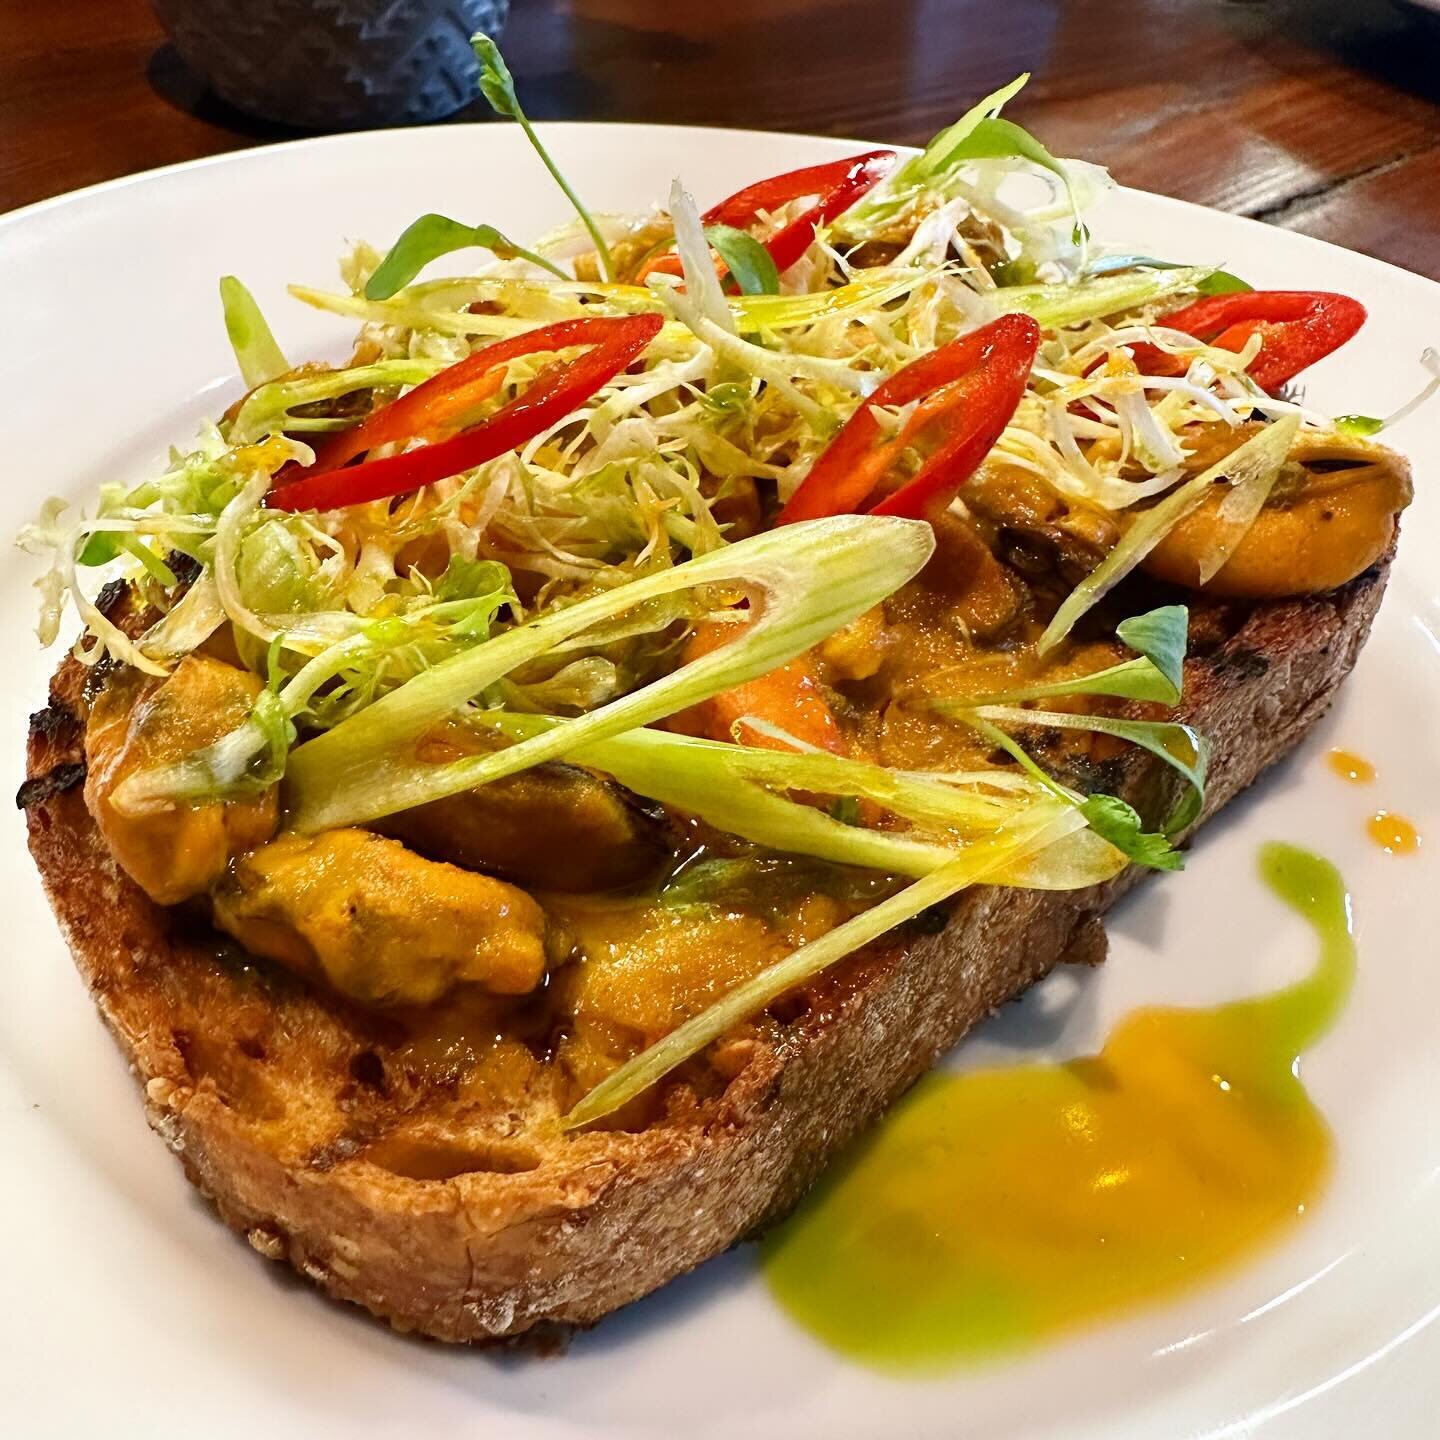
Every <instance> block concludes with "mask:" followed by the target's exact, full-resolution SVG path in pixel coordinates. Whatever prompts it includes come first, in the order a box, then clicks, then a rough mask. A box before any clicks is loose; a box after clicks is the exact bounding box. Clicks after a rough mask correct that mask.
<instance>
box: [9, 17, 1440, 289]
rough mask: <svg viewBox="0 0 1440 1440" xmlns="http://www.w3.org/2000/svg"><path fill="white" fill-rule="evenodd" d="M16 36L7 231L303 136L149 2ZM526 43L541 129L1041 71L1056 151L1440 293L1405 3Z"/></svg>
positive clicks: (1438, 238) (1024, 119)
mask: <svg viewBox="0 0 1440 1440" xmlns="http://www.w3.org/2000/svg"><path fill="white" fill-rule="evenodd" d="M0 36H3V40H0V210H3V209H10V208H12V207H14V206H18V205H24V204H26V203H28V202H29V201H32V200H40V199H43V198H44V197H46V196H48V195H54V194H58V193H60V192H62V191H65V190H70V189H73V188H74V187H76V186H79V185H87V184H91V183H93V182H95V181H99V180H106V179H109V178H111V177H112V176H116V175H123V174H127V173H129V172H132V171H136V170H143V169H148V168H149V167H151V166H155V165H165V164H169V163H171V162H174V161H178V160H187V159H190V158H192V157H195V156H199V155H209V154H212V153H214V152H216V151H222V150H231V149H235V148H237V147H240V146H245V145H254V144H258V143H263V142H265V141H266V140H271V139H276V138H284V137H286V136H287V135H288V134H290V133H292V132H287V131H284V130H280V129H278V128H276V127H274V126H268V125H265V124H263V123H261V122H258V121H254V120H250V119H248V118H246V117H244V116H241V115H238V114H236V113H235V112H233V111H230V110H228V109H227V108H226V107H225V106H224V105H222V104H221V103H220V102H218V101H217V100H215V99H214V98H213V97H211V96H209V95H208V94H207V93H206V91H205V88H204V86H203V84H202V83H201V82H200V81H199V80H197V79H196V77H194V76H193V75H191V74H190V73H189V72H188V71H187V70H186V68H185V66H184V65H183V63H182V62H181V61H180V59H179V58H178V56H177V55H176V54H175V52H174V51H173V49H171V48H170V47H169V46H168V45H167V44H166V43H165V40H164V36H163V35H162V33H161V31H160V29H159V27H158V26H157V24H156V23H155V21H154V19H153V17H152V16H151V13H150V11H149V8H148V6H147V5H146V4H145V3H144V0H58V3H56V0H51V3H41V4H36V3H34V0H0ZM505 48H506V53H507V55H508V57H509V60H510V64H511V67H512V69H513V70H514V72H515V74H516V77H517V80H518V83H519V86H520V89H521V93H522V95H523V96H524V99H525V102H526V105H527V108H528V109H529V110H530V113H531V114H532V115H534V116H535V117H537V118H588V119H623V120H672V121H688V122H698V123H701V124H711V125H746V126H758V127H761V128H769V129H776V130H802V131H816V132H821V133H826V134H843V135H853V136H859V137H863V138H866V139H874V140H886V141H902V142H920V141H924V140H925V139H927V138H928V137H929V136H930V135H931V134H932V133H933V132H934V131H935V130H937V129H939V128H940V126H941V125H943V124H945V123H946V122H947V121H949V120H951V119H953V118H954V117H955V116H956V115H957V114H958V113H959V111H960V110H961V109H962V108H963V107H964V106H965V104H966V103H967V102H968V101H970V100H971V99H972V98H974V97H976V96H978V95H979V94H981V93H983V92H985V91H988V90H990V89H992V88H994V87H995V86H996V85H998V84H1001V83H1003V82H1004V81H1005V80H1008V79H1009V78H1011V77H1012V76H1013V75H1014V74H1015V73H1016V72H1017V71H1018V70H1021V69H1029V70H1031V71H1033V72H1034V77H1035V78H1034V79H1033V81H1032V82H1031V84H1030V86H1029V87H1028V88H1027V89H1026V91H1025V92H1024V94H1023V95H1022V96H1021V97H1020V98H1019V99H1018V100H1017V101H1016V102H1015V103H1014V105H1013V106H1012V107H1011V109H1010V111H1009V112H1007V113H1009V114H1011V115H1012V116H1013V118H1015V119H1016V120H1017V121H1019V122H1021V123H1022V124H1024V125H1027V126H1029V127H1030V128H1032V129H1033V130H1035V131H1036V132H1038V134H1039V135H1040V136H1041V137H1042V138H1043V139H1044V140H1045V141H1046V142H1047V143H1048V144H1049V146H1050V148H1051V149H1052V150H1054V151H1056V152H1057V153H1059V154H1062V155H1083V156H1086V157H1088V158H1090V159H1094V160H1098V161H1100V162H1102V163H1103V164H1106V165H1108V166H1109V167H1110V168H1111V170H1112V171H1113V172H1114V174H1115V175H1116V177H1117V178H1118V179H1120V180H1122V181H1124V182H1126V183H1128V184H1131V185H1136V186H1140V187H1142V188H1145V189H1150V190H1158V191H1161V192H1163V193H1165V194H1169V195H1178V196H1182V197H1184V198H1186V199H1189V200H1198V201H1200V202H1202V203H1204V204H1207V205H1214V206H1219V207H1221V208H1223V209H1226V210H1234V211H1238V212H1240V213H1241V214H1245V215H1253V216H1258V217H1260V218H1262V219H1265V220H1269V221H1271V222H1273V223H1275V224H1279V225H1284V226H1287V227H1289V228H1291V229H1296V230H1303V231H1305V232H1307V233H1308V234H1312V235H1319V236H1322V237H1323V238H1325V239H1327V240H1333V241H1336V242H1338V243H1339V244H1341V245H1347V246H1349V247H1351V248H1352V249H1355V250H1363V251H1365V252H1367V253H1369V254H1371V255H1377V256H1379V257H1381V258H1382V259H1385V260H1390V261H1393V262H1395V263H1396V264H1399V265H1404V266H1407V267H1408V268H1410V269H1412V270H1417V271H1420V272H1421V273H1422V274H1426V275H1430V276H1432V277H1435V278H1437V279H1440V18H1437V17H1431V16H1428V15H1426V14H1424V13H1422V12H1420V11H1418V10H1414V9H1411V8H1409V7H1407V6H1405V5H1403V4H1402V3H1400V0H515V9H514V13H513V15H512V19H511V24H510V28H509V31H508V32H507V35H506V40H505ZM474 114H478V111H476V112H472V116H473V115H474Z"/></svg>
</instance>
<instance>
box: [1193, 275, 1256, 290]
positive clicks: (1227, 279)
mask: <svg viewBox="0 0 1440 1440" xmlns="http://www.w3.org/2000/svg"><path fill="white" fill-rule="evenodd" d="M1195 288H1196V289H1197V290H1198V291H1199V292H1200V293H1201V294H1202V295H1240V294H1246V293H1248V292H1249V291H1251V290H1253V289H1254V288H1255V287H1254V286H1253V285H1251V284H1250V283H1249V282H1248V281H1246V280H1242V279H1241V278H1240V277H1239V276H1238V275H1232V274H1231V273H1230V272H1229V271H1228V270H1217V271H1215V273H1214V274H1213V275H1211V276H1210V277H1209V278H1208V279H1205V280H1202V281H1201V282H1200V283H1199V284H1198V285H1197V286H1196V287H1195Z"/></svg>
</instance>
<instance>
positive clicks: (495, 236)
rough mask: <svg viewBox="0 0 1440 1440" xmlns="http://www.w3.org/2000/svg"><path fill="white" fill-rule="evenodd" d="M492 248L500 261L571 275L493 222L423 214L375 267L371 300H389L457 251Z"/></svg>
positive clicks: (565, 277) (368, 293) (562, 276)
mask: <svg viewBox="0 0 1440 1440" xmlns="http://www.w3.org/2000/svg"><path fill="white" fill-rule="evenodd" d="M474 249H479V250H488V251H489V252H490V253H491V254H492V255H494V256H496V257H497V258H498V259H500V260H517V259H519V260H528V261H529V262H530V263H531V264H532V265H539V266H540V267H541V268H542V269H545V270H548V271H549V272H550V273H551V274H552V275H556V276H558V277H559V278H560V279H561V280H568V279H569V278H570V277H569V276H568V275H566V273H565V272H564V271H563V270H562V269H561V268H560V267H559V266H558V265H555V264H553V263H552V262H551V261H549V260H547V259H546V258H545V257H544V256H543V255H537V254H536V253H535V252H534V251H533V250H527V249H526V248H525V247H524V246H523V245H517V244H516V243H515V242H514V241H513V240H511V239H509V238H508V237H507V236H505V235H503V234H501V232H500V231H499V230H497V229H496V228H495V227H494V226H493V225H464V224H462V223H461V222H460V221H459V220H451V219H450V218H449V217H448V216H446V215H433V214H432V215H422V216H421V217H420V218H419V219H418V220H415V221H413V222H412V223H411V224H409V225H408V226H406V228H405V231H404V233H403V234H402V235H401V236H400V238H399V239H398V240H397V241H396V242H395V243H394V244H393V245H392V246H391V247H390V249H389V251H388V253H387V254H386V256H385V258H384V259H383V260H382V261H381V262H380V264H379V265H377V266H376V267H375V273H374V274H373V275H371V277H370V279H369V281H368V282H367V283H366V285H365V298H366V299H367V300H388V299H389V298H390V297H391V296H392V295H394V294H395V293H396V291H398V290H403V289H404V288H405V287H406V286H407V285H408V284H409V283H410V282H411V281H412V280H413V279H414V278H415V277H416V276H417V275H418V274H419V273H420V272H421V271H422V270H423V269H424V268H425V267H426V266H427V265H428V264H430V262H431V261H432V260H438V259H439V258H440V257H441V256H442V255H450V254H453V253H454V252H455V251H456V250H474Z"/></svg>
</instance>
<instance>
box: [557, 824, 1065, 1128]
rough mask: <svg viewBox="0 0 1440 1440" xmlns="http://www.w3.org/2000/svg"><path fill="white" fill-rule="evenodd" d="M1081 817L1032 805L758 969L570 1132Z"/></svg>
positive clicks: (595, 1103) (589, 1100)
mask: <svg viewBox="0 0 1440 1440" xmlns="http://www.w3.org/2000/svg"><path fill="white" fill-rule="evenodd" d="M1084 823H1085V822H1084V820H1083V819H1082V818H1081V817H1080V815H1079V813H1078V812H1077V811H1075V810H1073V809H1070V808H1069V807H1066V806H1062V805H1060V804H1059V803H1058V802H1057V803H1056V804H1054V805H1051V804H1048V803H1044V802H1042V803H1040V804H1037V805H1036V806H1035V807H1034V809H1033V811H1030V812H1027V814H1026V815H1025V816H1024V818H1023V819H1022V820H1021V821H1020V822H1019V823H1017V825H1016V826H1015V828H1014V829H1013V830H1011V831H1001V832H998V833H997V834H995V835H993V836H991V837H989V838H988V839H985V840H982V841H979V842H977V843H976V844H975V845H973V846H970V847H969V848H967V849H965V850H963V851H962V852H961V853H960V854H958V855H956V856H955V858H954V859H953V860H950V861H947V862H946V864H944V865H942V866H941V867H940V868H939V869H938V870H935V871H932V872H931V873H930V874H929V875H926V876H925V877H924V878H923V879H920V880H917V881H916V882H915V883H914V884H913V885H909V886H907V887H906V888H905V889H904V890H901V891H900V892H899V893H898V894H896V895H892V896H891V897H890V898H889V899H887V900H882V901H880V903H879V904H878V905H872V906H871V907H870V909H868V910H865V911H863V912H862V913H861V914H859V915H857V916H855V917H854V919H852V920H847V921H846V922H845V923H844V924H843V925H838V926H837V927H836V928H835V929H834V930H831V931H830V932H829V933H828V934H827V935H824V936H822V937H821V938H820V939H819V940H815V941H812V942H811V943H810V944H808V945H802V946H801V947H800V949H798V950H796V951H794V952H793V953H792V954H790V955H787V956H786V957H785V958H784V959H783V960H780V961H778V962H776V963H775V964H774V965H771V966H768V967H767V968H766V969H764V970H762V971H761V972H760V973H759V974H758V975H756V976H755V977H754V978H753V979H751V980H747V981H746V982H745V983H744V984H743V985H739V986H737V987H736V988H735V989H734V990H732V991H731V992H730V993H729V994H728V995H726V996H725V997H724V998H723V999H722V1000H720V1001H718V1002H717V1003H716V1004H714V1005H712V1006H710V1008H709V1009H708V1010H704V1011H702V1012H701V1013H700V1014H699V1015H696V1016H695V1017H694V1018H693V1019H690V1020H687V1021H686V1022H685V1023H684V1024H683V1025H681V1026H680V1027H679V1028H678V1029H676V1030H672V1031H671V1032H670V1034H669V1035H667V1036H665V1038H664V1039H663V1040H659V1041H657V1042H656V1043H655V1044H654V1045H652V1046H650V1048H649V1049H648V1050H644V1051H642V1052H641V1053H640V1054H639V1055H637V1056H636V1057H635V1058H634V1059H633V1060H630V1061H628V1062H627V1063H626V1064H624V1065H622V1066H621V1067H620V1068H619V1069H618V1070H617V1071H615V1073H614V1074H613V1075H610V1076H609V1077H608V1078H606V1079H605V1080H603V1081H601V1083H600V1084H599V1085H597V1086H596V1087H595V1088H594V1089H593V1090H591V1091H590V1093H589V1094H588V1095H586V1096H585V1097H584V1098H583V1099H582V1100H581V1101H580V1102H579V1104H577V1105H576V1106H575V1108H574V1109H573V1110H571V1111H570V1113H569V1114H568V1115H566V1116H565V1118H564V1119H563V1120H562V1121H561V1124H562V1126H563V1127H564V1128H565V1129H567V1130H574V1129H577V1128H579V1127H580V1126H583V1125H589V1124H592V1123H593V1122H594V1121H596V1120H599V1119H601V1118H603V1117H604V1116H606V1115H609V1114H611V1113H612V1112H613V1111H615V1110H618V1109H619V1108H620V1107H621V1106H622V1105H625V1104H627V1103H628V1102H629V1101H631V1100H633V1099H634V1098H635V1097H636V1096H637V1095H639V1094H641V1093H642V1092H643V1091H645V1090H648V1089H649V1088H650V1087H651V1086H652V1085H654V1084H655V1082H656V1081H657V1080H660V1079H663V1078H664V1077H665V1076H666V1075H668V1074H669V1073H670V1072H671V1071H672V1070H674V1069H675V1067H676V1066H677V1065H680V1064H683V1063H684V1062H685V1061H686V1060H688V1059H690V1057H691V1056H692V1055H696V1054H698V1053H699V1052H700V1051H701V1050H703V1049H704V1048H705V1046H706V1045H708V1044H710V1042H711V1041H712V1040H718V1039H719V1038H720V1036H722V1035H723V1034H725V1032H726V1031H727V1030H730V1029H732V1028H733V1027H734V1026H736V1025H738V1024H739V1023H740V1022H741V1021H742V1020H745V1019H746V1018H748V1017H749V1016H751V1015H754V1014H756V1013H757V1012H758V1011H760V1010H763V1009H764V1008H765V1006H767V1005H769V1004H770V1003H771V1002H772V1001H774V1000H776V999H778V998H779V997H780V996H781V995H783V994H784V993H785V992H786V991H787V990H791V989H793V988H794V987H795V986H796V985H800V984H802V983H803V982H804V981H806V980H809V979H812V978H813V977H814V976H816V975H818V974H820V972H821V971H823V970H826V969H828V968H829V967H830V966H831V965H833V964H835V963H836V962H837V961H839V960H843V959H844V958H845V957H846V956H847V955H851V954H853V953H854V952H855V951H856V950H858V949H860V948H861V946H863V945H868V944H869V943H870V942H871V941H872V940H877V939H879V938H880V936H882V935H884V934H885V933H886V932H887V931H890V930H893V929H894V928H895V927H896V926H897V925H903V924H904V923H905V922H906V921H907V920H913V919H914V918H915V916H916V915H918V914H920V912H921V911H922V910H928V909H929V908H930V907H931V906H932V905H939V904H942V903H943V902H944V901H946V900H948V899H950V897H951V896H952V895H954V894H956V893H957V892H958V891H961V890H964V889H967V888H968V887H970V886H971V885H975V884H977V883H979V882H980V881H982V880H986V879H989V878H991V877H992V876H993V875H995V874H997V873H1001V872H1003V871H1005V870H1006V869H1007V868H1008V867H1011V866H1015V865H1017V864H1019V863H1020V862H1022V861H1023V860H1025V859H1026V858H1027V857H1029V856H1032V855H1034V854H1035V853H1036V852H1037V851H1041V850H1043V849H1044V848H1045V847H1046V846H1048V845H1052V844H1055V843H1056V842H1057V841H1060V840H1063V839H1064V838H1065V837H1066V836H1067V835H1070V834H1073V833H1074V832H1075V831H1077V830H1079V829H1080V828H1081V827H1082V826H1083V825H1084Z"/></svg>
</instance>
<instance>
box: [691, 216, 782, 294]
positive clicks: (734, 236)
mask: <svg viewBox="0 0 1440 1440" xmlns="http://www.w3.org/2000/svg"><path fill="white" fill-rule="evenodd" d="M705 238H706V240H708V241H709V242H710V248H711V249H712V250H714V251H715V253H716V254H717V255H718V256H719V257H720V258H721V259H722V260H723V261H724V262H725V268H726V269H727V270H729V272H730V274H731V276H732V277H733V278H734V280H735V283H736V284H737V285H738V286H739V287H740V293H741V294H742V295H778V294H779V293H780V274H779V272H778V271H777V270H776V269H775V262H774V261H773V260H772V259H771V258H770V252H769V251H768V250H767V249H766V248H765V247H764V246H763V245H762V244H761V243H760V242H759V241H758V240H757V239H756V238H755V237H754V236H753V235H747V234H746V233H745V231H743V230H737V229H735V227H734V226H733V225H707V226H706V227H705Z"/></svg>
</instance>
